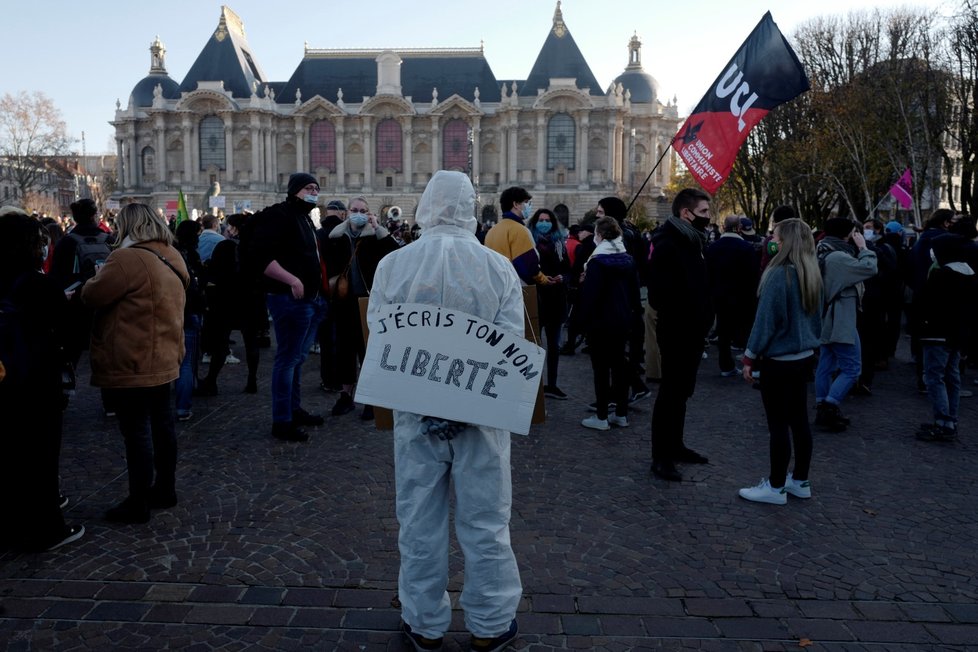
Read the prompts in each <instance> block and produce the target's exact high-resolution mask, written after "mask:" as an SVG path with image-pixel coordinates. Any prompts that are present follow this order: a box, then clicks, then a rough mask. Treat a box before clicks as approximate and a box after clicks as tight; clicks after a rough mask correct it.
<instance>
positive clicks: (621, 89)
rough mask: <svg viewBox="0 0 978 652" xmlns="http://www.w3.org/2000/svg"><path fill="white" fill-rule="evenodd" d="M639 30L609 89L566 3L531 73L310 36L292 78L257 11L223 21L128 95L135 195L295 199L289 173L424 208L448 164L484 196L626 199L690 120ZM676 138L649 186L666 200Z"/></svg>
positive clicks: (120, 126)
mask: <svg viewBox="0 0 978 652" xmlns="http://www.w3.org/2000/svg"><path fill="white" fill-rule="evenodd" d="M641 47H642V44H641V42H640V40H639V39H638V37H637V36H633V37H632V39H631V41H630V42H629V43H628V50H627V53H628V63H627V66H626V68H625V70H624V71H623V73H622V74H621V75H620V76H619V77H617V78H616V79H615V80H614V81H613V82H612V83H611V84H610V86H609V87H608V88H607V89H605V90H602V89H601V87H600V86H599V85H598V82H597V80H596V79H595V78H594V75H593V74H592V72H591V70H590V68H589V66H588V64H587V62H586V60H585V59H584V57H583V55H582V54H581V52H580V50H579V48H578V47H577V45H576V43H575V42H574V39H573V37H572V36H571V33H570V31H569V30H568V28H567V25H566V23H565V22H564V19H563V14H562V11H561V8H560V2H558V3H557V8H556V10H555V13H554V17H553V24H552V25H551V27H550V30H549V32H548V34H547V36H546V39H545V41H544V44H543V46H542V48H541V50H540V52H539V54H538V56H537V59H536V62H535V63H534V64H533V67H532V69H531V71H530V74H529V75H528V76H527V78H526V79H525V80H512V79H506V80H504V79H497V78H496V77H495V75H494V74H493V73H492V70H491V68H490V66H489V63H488V61H487V60H486V59H485V56H484V52H483V50H482V48H481V47H480V48H459V49H398V50H326V49H315V48H310V47H309V46H308V45H307V46H306V47H305V51H304V56H303V58H302V61H301V62H300V63H299V65H298V67H297V68H296V70H295V72H294V73H293V74H292V76H291V78H290V79H289V80H287V81H284V82H275V81H270V80H268V79H267V78H266V77H265V75H264V73H263V72H262V70H261V67H260V66H259V65H258V62H257V58H256V57H255V55H254V54H253V53H252V51H251V48H250V47H249V45H248V42H247V39H246V38H245V30H244V26H243V24H242V21H241V19H240V18H239V17H238V16H237V15H236V14H235V13H234V12H233V11H232V10H231V9H229V8H228V7H222V10H221V17H220V20H219V22H218V26H217V28H216V29H215V31H214V33H213V34H212V36H211V37H210V38H209V39H208V42H207V44H206V45H205V46H204V49H203V50H202V51H201V53H200V55H199V56H198V58H197V60H196V61H195V63H194V64H193V66H192V67H191V69H190V71H189V72H188V73H187V75H186V77H185V78H184V79H183V81H182V82H180V83H177V82H176V81H175V80H174V79H172V78H171V77H170V76H169V74H168V72H167V70H166V65H165V54H166V51H165V49H164V46H163V44H162V43H161V42H160V40H159V38H158V37H157V39H156V40H155V41H154V42H153V43H152V45H151V46H150V54H151V66H150V71H149V74H148V75H147V76H146V77H145V78H143V79H142V80H140V81H139V82H138V83H137V84H136V86H135V87H134V88H133V90H132V93H131V95H130V97H129V101H128V104H127V105H126V106H125V107H123V106H122V105H121V104H120V103H117V107H116V113H115V119H114V120H113V121H112V124H113V125H114V126H115V129H116V142H117V148H118V151H117V153H118V164H117V165H118V170H117V173H118V177H119V189H118V191H117V193H116V196H117V197H119V198H122V197H126V198H133V199H136V200H138V201H144V202H147V203H150V204H153V205H156V206H164V205H165V203H166V202H167V201H172V200H173V199H175V198H176V196H177V192H178V191H179V190H180V189H182V190H183V191H184V193H185V194H186V195H187V196H188V197H190V198H191V200H192V201H194V202H195V205H196V206H197V207H198V208H201V207H204V206H205V205H203V204H202V202H204V201H205V198H206V196H207V194H208V191H209V190H211V189H212V188H214V184H215V183H216V184H218V185H219V187H220V188H221V192H222V194H223V196H224V197H225V202H226V208H225V210H226V212H231V211H232V210H235V209H241V208H246V207H247V208H252V209H258V208H261V207H263V206H266V205H268V204H271V203H274V202H277V201H281V198H282V194H283V192H284V189H285V186H286V183H287V180H288V177H289V175H290V174H291V173H292V172H295V171H297V170H301V171H308V172H310V173H312V174H313V175H315V176H317V177H318V178H319V180H320V185H321V186H322V187H323V188H324V192H323V196H324V197H340V198H346V197H350V196H356V195H360V194H363V195H365V196H367V197H368V198H369V199H370V200H371V203H372V205H373V206H374V208H375V209H378V208H379V207H380V206H381V205H398V206H400V207H401V208H402V210H403V213H404V215H405V216H406V217H411V216H412V215H413V213H414V209H415V207H416V206H417V203H418V200H419V199H420V197H421V193H422V192H423V191H424V188H425V185H426V183H427V181H428V179H429V178H430V177H431V175H432V174H433V172H434V171H436V170H439V169H452V170H460V171H463V172H466V173H468V174H469V175H470V176H471V178H472V180H473V183H474V185H475V187H476V189H477V191H478V192H479V202H480V204H481V205H483V206H488V205H494V204H496V203H497V201H498V195H499V193H500V192H501V191H502V190H503V189H505V188H506V187H508V186H511V185H522V186H524V187H526V188H527V189H528V190H530V192H531V194H533V196H534V204H535V205H536V206H550V207H553V206H555V205H557V204H561V203H562V204H565V205H566V206H567V207H568V208H569V210H570V215H571V216H572V219H573V218H575V217H579V216H581V215H583V213H584V212H585V211H586V210H588V209H590V208H593V207H594V206H595V204H596V202H597V200H598V199H599V198H601V197H603V196H606V195H609V194H619V195H620V196H622V197H625V198H626V199H627V198H628V197H630V196H631V193H633V192H634V191H635V190H637V189H638V188H639V187H640V186H641V184H642V181H644V179H645V177H646V175H647V174H648V171H649V170H651V168H652V165H653V164H654V163H655V162H656V161H657V160H658V158H659V156H660V155H661V154H662V153H663V152H665V151H667V147H668V144H669V141H670V139H671V137H672V136H673V135H674V134H675V132H676V130H677V129H678V128H679V124H680V119H679V115H678V113H677V109H676V102H675V99H673V100H672V101H671V102H667V103H663V102H662V101H661V100H660V98H659V88H658V84H657V82H656V81H655V80H654V79H653V78H652V76H651V75H649V74H647V73H646V72H645V71H644V70H643V68H642V63H641ZM672 167H673V166H672V152H671V150H669V151H668V152H667V156H666V159H665V160H664V161H663V164H662V165H661V166H660V167H659V170H658V172H657V173H656V174H655V175H654V176H653V178H652V179H651V180H650V182H649V185H648V186H647V187H646V189H645V191H644V192H643V197H644V198H645V199H646V200H648V201H647V204H648V205H649V207H650V209H652V210H653V212H654V211H655V209H656V208H660V206H656V203H657V202H656V201H655V200H656V199H657V198H658V197H659V195H660V194H661V190H662V188H663V187H664V186H665V185H666V184H667V183H668V182H669V180H670V174H671V170H672Z"/></svg>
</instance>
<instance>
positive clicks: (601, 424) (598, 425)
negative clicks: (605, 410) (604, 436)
mask: <svg viewBox="0 0 978 652" xmlns="http://www.w3.org/2000/svg"><path fill="white" fill-rule="evenodd" d="M581 425H582V426H584V427H585V428H591V429H592V430H611V426H609V425H608V420H607V419H599V418H598V417H597V415H594V416H590V417H588V418H587V419H583V420H582V421H581Z"/></svg>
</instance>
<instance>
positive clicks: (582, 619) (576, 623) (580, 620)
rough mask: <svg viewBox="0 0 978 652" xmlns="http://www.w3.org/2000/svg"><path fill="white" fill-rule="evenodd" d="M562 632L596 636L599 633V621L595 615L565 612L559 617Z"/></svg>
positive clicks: (571, 634) (572, 634)
mask: <svg viewBox="0 0 978 652" xmlns="http://www.w3.org/2000/svg"><path fill="white" fill-rule="evenodd" d="M560 623H561V625H562V626H563V629H564V633H565V634H567V635H568V636H597V635H599V634H601V622H600V621H599V620H598V617H597V616H589V615H582V614H565V615H563V616H561V617H560Z"/></svg>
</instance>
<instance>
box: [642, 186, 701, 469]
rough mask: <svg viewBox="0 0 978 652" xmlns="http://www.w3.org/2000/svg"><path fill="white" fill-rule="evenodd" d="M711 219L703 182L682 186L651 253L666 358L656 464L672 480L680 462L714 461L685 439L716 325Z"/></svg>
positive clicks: (655, 422)
mask: <svg viewBox="0 0 978 652" xmlns="http://www.w3.org/2000/svg"><path fill="white" fill-rule="evenodd" d="M709 223H710V196H709V195H707V194H706V193H705V192H703V191H702V190H700V189H699V188H685V189H683V190H680V191H679V192H678V193H677V194H676V198H675V199H674V200H673V202H672V215H671V216H670V217H669V219H667V220H666V222H665V224H663V225H662V227H660V228H659V229H657V230H656V232H655V234H654V235H653V236H652V253H651V254H650V255H649V267H648V290H649V304H650V305H651V306H652V308H653V309H654V310H655V311H656V317H657V320H658V321H657V323H656V327H655V333H656V340H657V342H658V345H659V352H660V355H661V358H662V380H661V384H660V386H659V393H658V395H657V396H656V398H655V407H654V408H653V410H652V469H651V470H652V473H653V474H654V475H656V476H658V477H660V478H663V479H664V480H670V481H672V482H679V481H681V480H682V479H683V477H682V475H681V474H680V473H679V471H678V470H677V469H676V463H677V462H681V463H686V464H707V463H708V462H709V460H707V458H706V457H705V456H703V455H700V454H699V453H697V452H696V451H694V450H692V449H690V448H687V447H686V444H685V443H684V441H683V438H684V433H683V429H684V427H685V421H686V402H687V401H688V400H689V399H690V397H692V395H693V391H694V390H695V389H696V371H697V369H698V368H699V365H700V361H701V360H702V359H703V342H704V340H705V339H706V335H707V333H708V332H709V331H710V327H711V326H713V304H712V302H711V301H710V291H709V285H708V283H707V274H706V261H705V259H704V258H703V249H704V247H705V246H706V226H707V225H708V224H709Z"/></svg>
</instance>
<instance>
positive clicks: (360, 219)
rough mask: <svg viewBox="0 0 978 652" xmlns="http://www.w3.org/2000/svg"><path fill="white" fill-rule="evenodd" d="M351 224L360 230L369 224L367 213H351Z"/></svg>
mask: <svg viewBox="0 0 978 652" xmlns="http://www.w3.org/2000/svg"><path fill="white" fill-rule="evenodd" d="M350 222H352V223H353V226H355V227H358V228H359V227H361V226H363V225H365V224H366V223H367V215H366V214H365V213H351V214H350Z"/></svg>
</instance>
